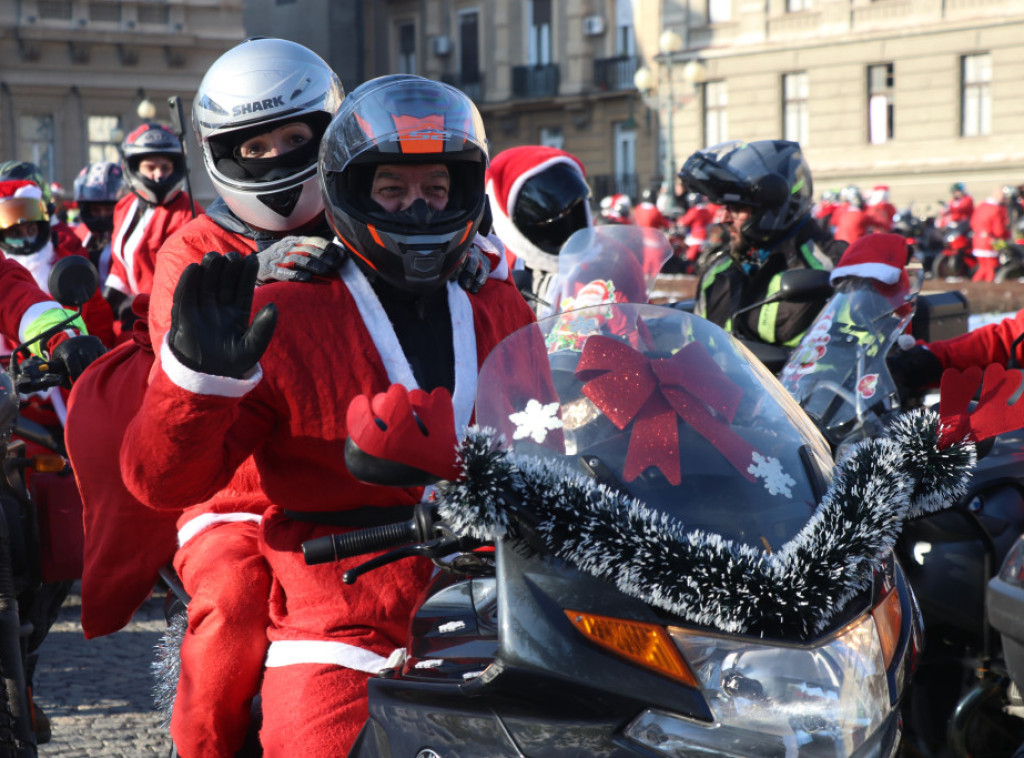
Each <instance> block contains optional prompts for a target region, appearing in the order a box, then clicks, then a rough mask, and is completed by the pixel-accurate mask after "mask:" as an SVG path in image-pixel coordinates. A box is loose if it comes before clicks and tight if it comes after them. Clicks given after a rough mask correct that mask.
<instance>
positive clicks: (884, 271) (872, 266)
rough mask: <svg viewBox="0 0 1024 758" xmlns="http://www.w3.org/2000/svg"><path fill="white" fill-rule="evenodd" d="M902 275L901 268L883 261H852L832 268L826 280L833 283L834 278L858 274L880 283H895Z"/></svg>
mask: <svg viewBox="0 0 1024 758" xmlns="http://www.w3.org/2000/svg"><path fill="white" fill-rule="evenodd" d="M902 275H903V269H901V268H896V267H895V266H889V265H887V264H885V263H854V264H853V265H850V266H840V267H839V268H836V269H832V274H831V275H830V276H829V278H828V281H829V284H833V283H835V281H836V279H842V278H843V277H844V276H859V277H863V278H864V279H875V280H876V281H879V282H881V283H882V284H896V282H898V281H899V280H900V277H901V276H902Z"/></svg>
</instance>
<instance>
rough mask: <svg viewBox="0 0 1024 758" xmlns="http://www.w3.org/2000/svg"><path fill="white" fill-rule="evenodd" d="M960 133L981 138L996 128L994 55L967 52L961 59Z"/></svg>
mask: <svg viewBox="0 0 1024 758" xmlns="http://www.w3.org/2000/svg"><path fill="white" fill-rule="evenodd" d="M960 79H961V84H960V103H961V104H960V134H961V136H963V137H980V136H982V135H985V134H990V133H991V131H992V92H991V85H992V56H991V55H989V54H988V53H981V54H979V55H965V56H964V57H963V58H961V61H960Z"/></svg>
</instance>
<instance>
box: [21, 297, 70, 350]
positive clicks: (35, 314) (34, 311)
mask: <svg viewBox="0 0 1024 758" xmlns="http://www.w3.org/2000/svg"><path fill="white" fill-rule="evenodd" d="M54 308H56V309H57V310H59V311H64V310H65V308H64V306H62V305H61V304H60V303H58V302H55V301H53V300H47V301H46V302H43V303H36V304H35V305H32V306H30V307H29V308H28V310H26V311H25V313H24V315H22V317H21V321H20V322H19V324H18V339H19V340H20V341H21V342H24V341H25V340H26V339H27V337H26V336H25V330H26V329H27V328H28V326H29V324H31V323H32V322H33V321H35V320H36V319H37V318H39V317H40V316H42V315H43V314H44V313H46V312H47V311H52V310H53V309H54ZM66 312H67V314H68V315H69V316H70V315H71V312H70V311H66Z"/></svg>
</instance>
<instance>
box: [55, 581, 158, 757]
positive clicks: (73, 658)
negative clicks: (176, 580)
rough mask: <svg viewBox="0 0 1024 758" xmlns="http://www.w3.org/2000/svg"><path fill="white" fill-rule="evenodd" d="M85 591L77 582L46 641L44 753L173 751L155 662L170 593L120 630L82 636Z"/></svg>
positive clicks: (153, 601) (82, 754) (127, 754)
mask: <svg viewBox="0 0 1024 758" xmlns="http://www.w3.org/2000/svg"><path fill="white" fill-rule="evenodd" d="M80 611H81V597H80V596H79V594H78V585H77V584H76V585H75V587H74V588H73V589H72V591H71V594H70V595H69V596H68V599H67V600H66V601H65V603H64V606H63V608H62V610H61V615H60V618H59V619H58V620H57V623H56V624H54V626H53V628H52V629H51V630H50V634H49V636H48V637H47V638H46V641H45V642H44V643H43V647H42V650H41V657H40V661H39V665H38V668H37V670H36V676H35V679H36V701H37V703H38V704H39V705H40V706H41V707H42V708H43V709H44V710H45V711H46V713H47V715H49V717H50V720H51V722H52V725H53V739H52V740H51V741H50V742H49V743H47V744H45V745H41V746H40V748H39V755H40V757H41V758H57V757H58V756H59V758H86V757H88V758H142V757H143V756H144V757H145V758H150V757H151V756H162V757H166V756H168V755H169V753H170V739H169V738H168V736H167V732H166V730H164V729H162V728H161V727H160V715H159V714H157V713H156V712H155V711H154V710H153V698H152V684H153V679H152V676H151V674H150V663H151V662H152V660H153V648H154V646H155V645H156V644H157V642H158V641H159V639H160V635H161V633H162V631H163V629H164V616H163V598H162V597H153V598H151V599H150V600H149V601H148V602H147V603H146V604H145V605H143V606H142V608H140V609H139V611H138V612H137V613H136V614H135V617H134V618H133V619H132V621H131V623H130V624H129V625H128V626H126V627H125V628H124V629H122V630H121V631H120V632H117V633H116V634H113V635H109V636H107V637H100V638H98V639H93V640H86V639H85V638H84V637H83V636H82V627H81V624H80V619H81V613H80Z"/></svg>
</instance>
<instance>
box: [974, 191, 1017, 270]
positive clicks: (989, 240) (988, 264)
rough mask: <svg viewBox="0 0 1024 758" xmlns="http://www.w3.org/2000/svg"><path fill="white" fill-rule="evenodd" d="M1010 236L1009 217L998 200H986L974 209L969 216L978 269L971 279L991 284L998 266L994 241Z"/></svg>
mask: <svg viewBox="0 0 1024 758" xmlns="http://www.w3.org/2000/svg"><path fill="white" fill-rule="evenodd" d="M1009 236H1010V216H1009V213H1007V211H1006V206H1005V205H1003V203H1002V202H1001V199H1000V200H997V199H995V198H991V197H990V198H987V199H986V200H985V202H983V203H982V204H981V205H979V206H978V207H977V208H975V209H974V214H973V215H972V216H971V239H972V240H973V245H974V250H973V253H974V257H975V258H976V259H977V261H978V269H977V271H975V272H974V276H973V277H971V278H972V279H973V280H974V281H976V282H991V281H992V280H993V279H994V278H995V273H996V268H997V267H998V265H999V251H998V250H996V249H995V242H996V240H1002V241H1006V239H1007V238H1008V237H1009Z"/></svg>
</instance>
